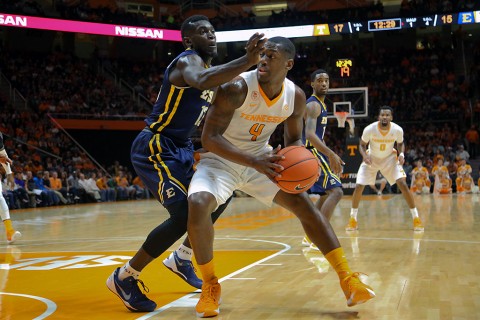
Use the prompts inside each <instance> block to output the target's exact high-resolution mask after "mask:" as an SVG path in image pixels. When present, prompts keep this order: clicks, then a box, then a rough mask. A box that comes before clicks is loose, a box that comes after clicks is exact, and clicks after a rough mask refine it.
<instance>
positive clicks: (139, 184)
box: [132, 176, 150, 199]
mask: <svg viewBox="0 0 480 320" xmlns="http://www.w3.org/2000/svg"><path fill="white" fill-rule="evenodd" d="M132 186H133V187H134V188H135V189H136V190H137V195H139V196H140V198H141V199H150V191H148V189H147V188H145V185H144V184H143V181H142V179H140V177H139V176H136V177H135V178H134V179H133V180H132Z"/></svg>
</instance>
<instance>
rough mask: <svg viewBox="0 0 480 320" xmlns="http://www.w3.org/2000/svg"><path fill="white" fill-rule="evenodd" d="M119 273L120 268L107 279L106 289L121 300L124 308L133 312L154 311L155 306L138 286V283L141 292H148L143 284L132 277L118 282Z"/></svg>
mask: <svg viewBox="0 0 480 320" xmlns="http://www.w3.org/2000/svg"><path fill="white" fill-rule="evenodd" d="M119 272H120V268H117V269H115V271H114V272H113V273H112V274H111V275H110V277H108V279H107V287H108V289H110V291H112V292H113V293H115V294H116V295H117V296H118V297H119V298H120V299H121V300H122V302H123V304H124V305H125V307H127V309H128V310H130V311H134V312H151V311H153V310H155V309H156V308H157V304H156V303H155V302H153V301H152V300H150V299H148V298H147V296H146V295H145V294H143V292H142V291H141V290H140V288H139V286H138V284H139V283H140V284H141V285H142V287H143V290H144V291H145V292H148V288H147V287H146V286H145V284H143V281H142V280H140V279H135V278H134V277H132V276H130V277H127V278H125V279H124V280H120V279H119V278H118V273H119Z"/></svg>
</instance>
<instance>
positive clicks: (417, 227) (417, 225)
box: [413, 217, 424, 231]
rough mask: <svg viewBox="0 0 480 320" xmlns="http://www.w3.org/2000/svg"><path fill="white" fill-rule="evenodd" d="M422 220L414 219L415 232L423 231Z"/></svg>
mask: <svg viewBox="0 0 480 320" xmlns="http://www.w3.org/2000/svg"><path fill="white" fill-rule="evenodd" d="M423 230H424V228H423V225H422V220H420V218H419V217H417V218H413V231H423Z"/></svg>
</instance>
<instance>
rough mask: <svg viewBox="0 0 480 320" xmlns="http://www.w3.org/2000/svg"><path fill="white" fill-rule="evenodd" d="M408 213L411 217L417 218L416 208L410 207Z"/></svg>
mask: <svg viewBox="0 0 480 320" xmlns="http://www.w3.org/2000/svg"><path fill="white" fill-rule="evenodd" d="M410 213H411V214H412V219H415V218H418V211H417V208H416V207H415V208H413V209H410Z"/></svg>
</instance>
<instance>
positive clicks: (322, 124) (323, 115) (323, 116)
mask: <svg viewBox="0 0 480 320" xmlns="http://www.w3.org/2000/svg"><path fill="white" fill-rule="evenodd" d="M309 102H317V103H318V104H319V105H320V107H321V108H322V110H321V111H320V115H319V116H318V118H317V129H316V130H315V134H316V135H317V136H318V137H319V138H320V139H322V141H323V136H324V135H325V128H326V127H327V121H328V117H327V106H326V105H325V103H324V102H322V101H321V100H320V99H319V98H318V97H317V96H316V95H312V96H311V97H310V98H308V99H307V104H308V103H309ZM306 139H307V138H306V137H305V129H304V133H303V140H304V143H305V146H306V147H313V145H312V144H311V143H310V141H308V140H306Z"/></svg>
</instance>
